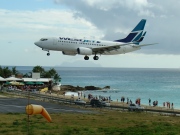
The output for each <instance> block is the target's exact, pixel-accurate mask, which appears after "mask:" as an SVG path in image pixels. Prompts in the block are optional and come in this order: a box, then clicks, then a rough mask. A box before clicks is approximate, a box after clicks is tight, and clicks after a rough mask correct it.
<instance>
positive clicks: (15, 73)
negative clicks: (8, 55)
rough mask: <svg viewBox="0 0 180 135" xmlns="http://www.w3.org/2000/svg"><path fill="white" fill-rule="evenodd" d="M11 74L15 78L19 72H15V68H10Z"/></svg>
mask: <svg viewBox="0 0 180 135" xmlns="http://www.w3.org/2000/svg"><path fill="white" fill-rule="evenodd" d="M11 72H12V75H15V76H17V75H18V74H19V71H17V70H16V67H12V70H11Z"/></svg>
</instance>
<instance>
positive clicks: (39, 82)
mask: <svg viewBox="0 0 180 135" xmlns="http://www.w3.org/2000/svg"><path fill="white" fill-rule="evenodd" d="M35 84H44V83H43V82H35Z"/></svg>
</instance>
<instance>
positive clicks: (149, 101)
mask: <svg viewBox="0 0 180 135" xmlns="http://www.w3.org/2000/svg"><path fill="white" fill-rule="evenodd" d="M149 106H151V99H150V98H149Z"/></svg>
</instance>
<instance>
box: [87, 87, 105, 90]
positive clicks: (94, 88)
mask: <svg viewBox="0 0 180 135" xmlns="http://www.w3.org/2000/svg"><path fill="white" fill-rule="evenodd" d="M85 90H102V88H100V87H95V86H85Z"/></svg>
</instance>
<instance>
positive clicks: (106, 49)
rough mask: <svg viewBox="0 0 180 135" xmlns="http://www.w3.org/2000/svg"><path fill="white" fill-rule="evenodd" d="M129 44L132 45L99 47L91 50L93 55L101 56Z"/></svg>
mask: <svg viewBox="0 0 180 135" xmlns="http://www.w3.org/2000/svg"><path fill="white" fill-rule="evenodd" d="M129 44H132V43H127V44H119V45H111V46H101V47H96V48H91V49H92V51H93V52H95V53H99V54H102V53H104V52H105V51H106V52H110V51H113V50H117V49H119V48H121V46H125V45H129Z"/></svg>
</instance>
